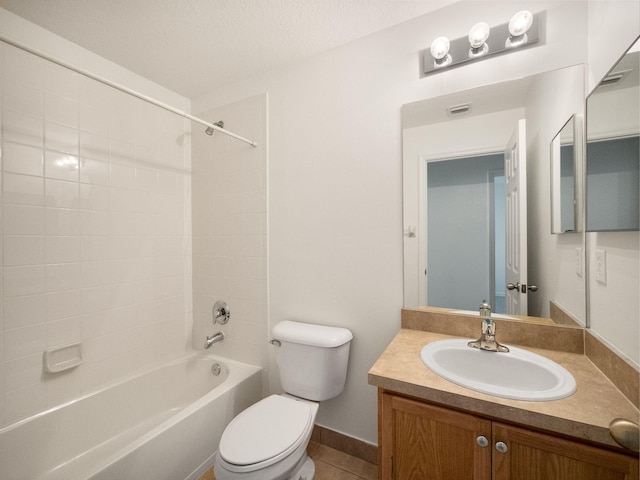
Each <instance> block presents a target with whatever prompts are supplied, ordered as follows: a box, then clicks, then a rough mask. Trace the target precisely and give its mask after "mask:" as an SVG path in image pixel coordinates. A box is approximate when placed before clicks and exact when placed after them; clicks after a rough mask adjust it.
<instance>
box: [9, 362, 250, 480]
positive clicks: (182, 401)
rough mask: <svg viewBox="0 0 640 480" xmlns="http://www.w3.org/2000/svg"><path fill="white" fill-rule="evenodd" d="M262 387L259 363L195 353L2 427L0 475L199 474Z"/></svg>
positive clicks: (99, 478)
mask: <svg viewBox="0 0 640 480" xmlns="http://www.w3.org/2000/svg"><path fill="white" fill-rule="evenodd" d="M214 364H219V365H220V367H221V373H220V374H219V375H217V376H215V375H214V374H213V373H212V367H213V365H214ZM261 394H262V380H261V370H260V368H258V367H254V366H251V365H246V364H243V363H239V362H233V361H230V360H226V359H222V358H220V357H216V356H213V355H210V354H204V353H190V354H188V355H186V356H185V357H183V358H181V359H178V360H176V361H172V362H170V363H167V364H165V365H162V366H160V367H157V368H154V369H152V370H149V371H146V372H143V373H142V374H139V375H136V376H134V377H130V378H127V379H126V380H124V381H122V382H119V383H117V384H114V385H111V386H109V387H108V388H104V389H102V390H100V391H97V392H95V393H92V394H90V395H87V396H84V397H82V398H79V399H77V400H74V401H72V402H69V403H66V404H64V405H61V406H58V407H56V408H53V409H50V410H47V411H45V412H42V413H39V414H37V415H34V416H33V417H30V418H27V419H25V420H22V421H20V422H18V423H15V424H13V425H9V426H8V427H5V428H3V429H1V430H0V479H2V480H63V479H64V480H80V479H82V480H86V479H92V480H129V479H136V480H137V479H140V480H142V479H154V480H182V479H189V480H193V479H196V478H198V476H199V475H200V474H201V473H202V472H204V471H205V470H206V469H207V468H208V467H209V466H211V465H212V462H213V453H214V451H215V450H216V449H217V447H218V443H219V441H220V437H221V435H222V432H223V430H224V428H225V426H226V425H227V424H228V423H229V422H230V421H231V419H232V418H233V417H234V416H235V415H237V414H238V413H239V412H240V411H242V410H243V409H245V408H246V407H248V406H249V405H251V404H253V403H255V402H256V401H258V400H259V399H260V398H261Z"/></svg>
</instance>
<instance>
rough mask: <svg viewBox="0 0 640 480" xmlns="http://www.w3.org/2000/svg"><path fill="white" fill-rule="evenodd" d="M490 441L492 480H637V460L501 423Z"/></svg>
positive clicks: (496, 425) (494, 430)
mask: <svg viewBox="0 0 640 480" xmlns="http://www.w3.org/2000/svg"><path fill="white" fill-rule="evenodd" d="M493 441H494V445H493V447H494V448H493V479H494V480H638V459H637V458H633V457H631V456H627V455H623V454H620V453H616V452H611V451H608V450H603V449H600V448H596V447H591V446H588V445H583V444H580V443H576V442H572V441H570V440H564V439H560V438H556V437H553V436H551V435H545V434H543V433H537V432H532V431H529V430H524V429H522V428H517V427H512V426H509V425H504V424H501V423H494V424H493ZM498 442H502V443H504V446H502V445H501V449H502V450H504V448H505V447H506V452H505V453H501V452H499V451H498V450H497V449H496V444H497V443H498Z"/></svg>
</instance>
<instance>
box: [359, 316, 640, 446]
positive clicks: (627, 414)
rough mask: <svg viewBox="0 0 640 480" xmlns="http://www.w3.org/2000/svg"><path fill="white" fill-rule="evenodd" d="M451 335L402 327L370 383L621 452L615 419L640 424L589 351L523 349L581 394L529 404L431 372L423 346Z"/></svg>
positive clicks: (635, 411)
mask: <svg viewBox="0 0 640 480" xmlns="http://www.w3.org/2000/svg"><path fill="white" fill-rule="evenodd" d="M446 338H459V337H454V336H451V335H445V334H441V333H432V332H428V331H420V330H410V329H405V328H403V329H401V330H400V331H399V332H398V334H397V335H396V336H395V338H394V339H393V340H392V342H391V343H390V344H389V346H388V347H387V348H386V350H385V351H384V352H383V353H382V355H381V356H380V358H378V360H377V361H376V363H375V364H374V365H373V367H372V368H371V370H369V384H371V385H375V386H377V387H379V388H382V389H385V390H391V391H394V392H397V393H400V394H404V395H409V396H411V397H415V398H419V399H423V400H427V401H430V402H434V403H438V404H441V405H444V406H448V407H451V408H456V409H460V410H464V411H467V412H470V413H474V414H478V415H480V416H483V417H486V418H489V419H491V420H501V421H505V422H507V423H512V424H517V425H523V426H527V427H529V428H535V429H540V430H545V431H548V432H552V433H557V434H561V435H567V436H570V437H574V438H577V439H580V440H586V441H589V442H595V443H598V444H602V445H607V446H610V447H616V449H620V450H622V449H621V448H620V447H619V445H618V444H617V443H616V442H615V441H614V440H613V438H612V437H611V435H610V434H609V424H610V423H611V421H612V420H613V419H615V418H618V417H622V418H626V419H628V420H631V421H633V422H636V423H639V420H640V413H639V411H638V409H637V408H635V407H634V405H633V404H632V403H631V402H630V401H629V400H628V399H627V398H626V397H625V396H624V395H622V393H621V392H620V391H619V390H618V389H617V388H616V387H615V386H614V385H613V384H612V383H611V382H610V381H609V379H608V378H607V377H606V376H605V375H604V374H602V372H601V371H600V370H598V369H597V368H596V367H595V365H594V364H593V363H592V362H591V361H590V360H589V359H588V358H587V357H586V356H585V355H583V354H579V353H567V352H560V351H553V350H543V349H539V348H532V347H527V346H525V347H521V348H525V349H526V350H529V351H532V352H535V353H538V354H540V355H543V356H545V357H547V358H549V359H551V360H553V361H555V362H557V363H559V364H560V365H562V366H563V367H565V368H566V369H567V370H568V371H569V372H570V373H571V374H572V375H573V376H574V378H575V379H576V383H577V389H576V392H575V393H574V394H573V395H571V396H570V397H567V398H564V399H561V400H553V401H549V402H526V401H520V400H510V399H505V398H500V397H494V396H491V395H486V394H483V393H478V392H475V391H473V390H469V389H467V388H464V387H461V386H458V385H456V384H454V383H452V382H450V381H448V380H445V379H444V378H442V377H440V376H438V375H436V374H435V373H433V372H432V371H431V370H429V369H428V368H427V367H426V366H425V365H424V364H423V363H422V360H421V359H420V351H421V350H422V347H424V346H425V345H426V344H428V343H431V342H434V341H437V340H442V339H446ZM508 345H513V344H508ZM513 346H519V345H513ZM624 451H626V452H629V451H628V450H624Z"/></svg>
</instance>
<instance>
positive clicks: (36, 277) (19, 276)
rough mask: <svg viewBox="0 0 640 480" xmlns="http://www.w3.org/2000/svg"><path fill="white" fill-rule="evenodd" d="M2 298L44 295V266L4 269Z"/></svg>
mask: <svg viewBox="0 0 640 480" xmlns="http://www.w3.org/2000/svg"><path fill="white" fill-rule="evenodd" d="M3 273H4V276H3V280H4V298H9V297H17V296H20V295H35V294H39V293H44V292H45V290H46V281H45V273H44V265H27V266H19V267H4V268H3Z"/></svg>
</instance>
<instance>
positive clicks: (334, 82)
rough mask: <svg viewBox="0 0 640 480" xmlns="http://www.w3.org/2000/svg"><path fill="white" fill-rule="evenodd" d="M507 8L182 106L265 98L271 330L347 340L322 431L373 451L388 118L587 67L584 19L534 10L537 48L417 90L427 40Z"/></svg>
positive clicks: (503, 14) (394, 167)
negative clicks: (466, 93) (292, 324)
mask: <svg viewBox="0 0 640 480" xmlns="http://www.w3.org/2000/svg"><path fill="white" fill-rule="evenodd" d="M509 6H510V7H511V8H505V3H504V2H492V3H487V4H484V3H483V4H482V5H480V4H479V3H478V2H468V3H466V2H465V3H460V4H455V5H452V6H450V7H447V8H444V9H442V10H439V11H436V12H434V13H433V14H431V15H428V16H425V17H419V18H417V19H415V20H413V21H410V22H407V23H405V24H402V25H400V26H397V27H394V28H390V29H388V30H385V31H383V32H380V33H378V34H375V35H372V36H369V37H366V38H364V39H361V40H358V41H356V42H353V43H351V44H349V45H347V46H345V47H342V48H338V49H336V50H333V51H331V52H328V53H325V54H322V55H319V56H317V57H314V58H312V59H309V60H307V61H304V62H300V63H298V64H296V65H294V66H292V67H290V68H287V69H280V70H277V71H273V72H271V73H268V74H264V75H260V76H256V77H255V78H252V79H250V80H248V81H246V82H240V83H237V84H234V85H230V86H229V87H228V88H220V89H217V90H216V91H214V92H211V93H210V94H208V95H205V96H203V97H202V98H199V99H195V100H194V110H195V111H197V112H203V111H207V110H209V109H211V108H214V107H216V106H218V105H224V104H227V103H229V102H233V101H236V100H239V99H243V98H246V97H249V96H253V95H256V94H260V93H263V92H269V113H268V115H269V140H270V145H269V187H268V188H269V198H270V202H269V229H270V233H269V256H270V260H269V261H270V274H269V282H270V286H269V288H270V298H269V301H270V324H271V325H273V324H275V323H277V322H279V321H281V320H284V319H298V320H302V321H308V322H318V323H323V324H330V325H341V326H344V327H347V328H350V329H351V330H352V331H353V333H354V341H353V345H352V347H353V348H352V351H351V359H350V370H349V375H348V378H347V387H346V390H345V392H344V393H343V394H342V395H341V396H340V397H338V398H336V399H334V400H330V401H328V402H326V403H324V404H323V405H322V406H321V408H320V413H319V417H318V422H319V423H320V424H321V425H324V426H326V427H328V428H331V429H334V430H338V431H342V432H345V433H347V434H349V435H352V436H355V437H359V438H362V439H364V440H367V441H370V442H372V443H375V442H376V439H377V425H376V418H377V414H376V392H375V389H374V388H373V387H370V386H368V385H367V371H368V370H369V368H370V367H371V365H373V363H374V362H375V360H376V358H377V357H378V356H379V354H380V353H381V352H382V350H383V349H384V348H385V346H386V345H387V343H388V342H389V341H390V340H391V338H392V337H393V336H394V334H395V333H396V332H397V330H398V327H399V318H400V308H401V307H402V301H403V292H402V162H401V125H400V107H401V105H402V104H404V103H407V102H413V101H417V100H420V99H424V98H427V97H432V96H439V95H442V94H445V93H450V92H453V91H458V90H463V89H467V88H471V87H475V86H479V85H483V84H489V83H496V82H499V81H503V80H507V79H510V78H517V77H520V76H525V75H529V74H533V73H537V72H539V71H543V70H551V69H555V68H558V67H562V66H566V65H573V64H576V63H582V62H584V60H585V58H586V53H585V52H584V34H583V33H582V31H581V30H579V29H578V30H579V31H578V32H577V33H578V34H576V31H574V30H573V29H572V26H575V25H580V24H581V20H583V21H584V22H586V17H585V12H584V5H582V4H580V3H576V2H536V3H535V5H534V8H535V9H536V10H545V9H547V29H546V40H545V43H543V44H542V45H540V46H538V47H535V48H531V49H528V50H524V51H522V52H519V53H517V54H512V55H507V56H501V57H497V58H495V59H489V60H485V61H484V62H479V63H476V64H473V65H469V66H467V67H463V68H457V69H454V70H451V71H450V72H443V73H441V74H437V75H433V76H429V77H426V78H423V79H421V78H420V76H419V52H420V51H421V50H422V49H424V48H426V47H428V45H429V43H430V42H431V40H432V39H433V38H434V37H435V36H437V35H440V34H447V35H450V36H451V37H454V38H455V37H458V36H464V35H466V34H467V31H468V28H469V26H470V25H472V24H473V23H475V22H477V21H478V20H479V17H480V16H481V17H482V19H483V20H484V21H487V22H489V23H490V24H491V23H503V22H506V21H508V19H509V18H510V16H511V15H512V14H513V13H515V12H516V11H517V10H518V9H519V8H521V7H525V6H526V7H527V8H531V2H524V1H523V2H520V1H514V2H509ZM567 26H569V27H567ZM274 388H275V386H274Z"/></svg>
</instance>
